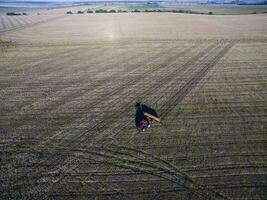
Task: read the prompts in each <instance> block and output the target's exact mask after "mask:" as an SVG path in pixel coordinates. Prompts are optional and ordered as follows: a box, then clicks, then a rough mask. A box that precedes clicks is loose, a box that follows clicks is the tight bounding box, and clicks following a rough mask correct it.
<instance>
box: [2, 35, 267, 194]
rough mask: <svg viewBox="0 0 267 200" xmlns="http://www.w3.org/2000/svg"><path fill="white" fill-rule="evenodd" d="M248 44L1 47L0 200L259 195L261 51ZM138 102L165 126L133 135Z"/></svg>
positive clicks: (262, 97) (263, 82) (261, 165)
mask: <svg viewBox="0 0 267 200" xmlns="http://www.w3.org/2000/svg"><path fill="white" fill-rule="evenodd" d="M255 41H256V40H255ZM255 41H252V42H248V43H246V42H243V43H242V42H238V41H235V40H225V41H222V42H218V41H214V40H210V41H206V42H205V41H197V40H196V41H195V42H194V41H187V42H186V41H185V42H182V41H180V42H178V41H172V42H170V41H167V40H166V41H138V42H136V43H132V42H131V43H129V44H127V43H105V42H103V43H102V44H96V45H91V44H84V45H81V44H75V45H66V46H64V44H63V45H62V46H60V45H59V46H57V48H56V49H55V48H54V46H53V45H51V46H49V45H47V46H46V45H43V46H42V45H41V46H38V45H37V44H34V45H29V46H24V45H15V46H12V45H11V46H10V47H6V48H4V49H2V51H3V52H2V54H1V55H2V56H3V58H4V62H3V63H1V65H0V67H1V76H0V81H1V82H0V83H1V86H0V87H1V93H0V98H1V99H0V103H1V106H0V108H1V116H0V124H1V128H0V130H1V143H0V148H1V162H2V165H1V174H0V175H1V178H2V180H3V184H2V187H1V191H0V192H1V194H2V197H3V198H6V199H7V198H9V197H11V198H23V197H24V198H27V197H28V198H32V199H33V198H36V199H46V198H51V199H53V198H57V199H60V198H63V199H68V198H69V199H73V198H75V197H78V198H80V199H83V198H85V199H86V198H89V197H90V198H99V199H101V198H102V199H107V198H110V199H114V198H128V199H129V198H132V199H138V198H139V199H140V198H154V199H156V198H167V199H177V198H184V199H190V198H193V199H228V198H230V199H232V198H233V199H238V198H240V199H246V198H258V199H263V198H264V195H265V194H264V191H265V189H266V180H265V173H264V171H266V153H265V152H264V149H265V147H264V146H265V143H266V136H265V134H264V133H265V125H264V124H265V123H266V80H265V79H266V78H265V77H266V63H267V60H266V49H267V46H266V43H260V42H258V43H257V42H255ZM65 48H66V49H65ZM25 49H26V50H27V52H24V54H21V52H23V50H25ZM31 52H32V56H31ZM51 52H53V53H51ZM25 57H26V58H27V60H25ZM138 98H140V99H141V100H143V102H144V103H146V104H148V105H151V106H152V107H155V108H156V109H157V110H158V112H159V113H160V114H161V116H162V119H163V126H158V127H156V126H155V127H153V128H152V129H151V130H149V131H148V132H147V133H145V134H140V133H137V132H136V130H135V127H134V112H135V108H134V104H135V101H136V100H137V99H138ZM244 194H245V195H244Z"/></svg>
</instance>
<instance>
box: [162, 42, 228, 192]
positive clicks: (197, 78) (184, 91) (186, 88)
mask: <svg viewBox="0 0 267 200" xmlns="http://www.w3.org/2000/svg"><path fill="white" fill-rule="evenodd" d="M231 47H232V44H231V45H227V46H226V47H225V48H223V50H222V51H220V52H219V54H217V55H216V57H215V58H214V59H213V60H212V62H209V63H208V65H207V66H206V67H204V68H202V69H201V71H200V72H198V73H197V75H195V76H194V77H192V78H191V79H190V80H189V81H188V82H187V84H186V85H185V86H184V87H183V88H182V90H180V93H178V94H179V95H178V94H176V95H175V96H174V97H175V99H176V100H180V101H181V100H182V99H183V98H184V96H185V95H186V94H188V92H189V91H191V90H192V88H194V86H195V85H196V84H197V83H198V82H199V81H200V80H201V79H202V78H203V77H204V76H205V74H206V73H207V72H208V70H209V69H210V68H211V67H213V66H214V65H215V64H217V62H218V61H219V60H220V59H221V58H222V57H223V56H224V55H225V54H226V53H227V52H228V50H229V49H230V48H231ZM177 97H178V98H177ZM171 100H173V99H171ZM170 105H172V104H170ZM172 106H173V105H172ZM170 108H172V107H169V108H168V110H167V111H168V112H169V109H170ZM165 113H166V112H165ZM194 187H195V190H198V189H197V188H196V186H194Z"/></svg>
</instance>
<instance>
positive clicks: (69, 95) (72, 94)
mask: <svg viewBox="0 0 267 200" xmlns="http://www.w3.org/2000/svg"><path fill="white" fill-rule="evenodd" d="M174 48H175V47H173V49H174ZM169 50H170V49H168V51H169ZM124 53H127V52H124ZM160 54H161V52H160V53H158V54H156V55H155V56H152V57H151V59H155V58H156V57H158V56H159V55H160ZM139 56H140V54H136V55H135V54H134V55H132V56H130V58H129V57H127V58H125V59H124V61H123V62H122V64H124V63H125V62H127V61H128V60H129V59H136V58H137V57H139ZM112 57H116V56H114V55H112ZM112 57H110V58H112ZM147 59H148V58H147ZM147 59H146V60H147ZM138 62H143V60H141V61H138ZM140 64H141V63H140ZM114 65H116V64H114ZM112 68H113V65H107V66H106V65H103V67H101V68H97V69H93V70H94V71H95V72H96V73H95V72H94V73H93V75H94V76H97V75H98V74H100V73H103V72H105V71H107V70H110V69H112ZM130 68H132V67H130ZM138 68H140V67H137V68H136V69H125V71H127V73H131V72H132V71H134V70H138ZM77 70H79V69H77ZM118 73H120V72H118ZM123 76H124V78H127V74H123ZM84 78H86V79H84ZM87 78H88V75H87V74H82V75H81V76H80V77H79V79H77V80H75V82H76V84H74V85H73V84H72V85H71V86H66V87H64V88H63V89H60V90H55V91H53V93H51V94H49V96H48V97H49V99H51V98H52V99H53V102H51V103H52V104H49V105H50V106H52V108H49V110H51V111H52V110H53V109H54V108H57V107H58V106H60V107H64V105H65V104H67V103H69V101H70V100H72V101H75V98H80V90H82V91H83V90H84V89H87V87H89V86H90V85H88V84H86V85H83V82H87ZM90 78H93V77H90ZM111 79H114V78H113V77H111ZM120 81H121V79H120ZM92 84H93V82H92ZM78 85H83V86H82V87H79V90H78V91H77V90H70V91H68V89H69V88H73V87H74V88H75V87H76V86H78ZM118 85H119V86H120V84H118ZM91 86H92V87H94V89H93V91H95V90H96V91H97V90H99V89H100V87H102V83H100V84H98V85H91ZM93 91H92V92H93ZM61 93H63V94H64V95H60V94H61ZM90 93H91V91H90ZM106 96H107V95H106V93H105V94H104V97H103V98H106ZM45 99H46V97H45V98H44V99H40V100H39V101H35V102H34V103H30V104H29V105H28V106H27V105H25V106H23V107H22V108H21V109H23V110H26V111H29V113H30V114H31V115H32V114H34V113H39V112H40V111H42V110H47V106H48V105H47V104H44V105H43V106H42V105H40V106H41V107H40V106H38V105H39V104H40V102H42V101H43V100H45ZM56 99H58V101H57V102H56V101H55V100H56ZM98 99H99V98H98ZM66 100H68V101H66ZM62 102H64V103H63V104H62ZM78 103H79V102H78ZM34 105H36V106H34ZM74 106H75V105H74ZM57 109H58V108H57ZM33 111H35V112H33ZM53 111H54V112H55V110H53ZM16 114H18V113H17V112H16ZM9 115H11V113H9ZM27 115H28V114H27V113H25V112H23V113H22V114H21V115H20V116H19V118H18V119H16V120H17V121H20V124H21V125H23V122H24V120H23V117H26V118H27ZM10 126H11V125H10ZM14 126H16V127H18V126H19V125H18V124H12V127H14ZM18 128H19V127H18Z"/></svg>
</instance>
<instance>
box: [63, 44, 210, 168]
mask: <svg viewBox="0 0 267 200" xmlns="http://www.w3.org/2000/svg"><path fill="white" fill-rule="evenodd" d="M213 48H214V46H213V45H211V46H210V47H209V51H210V50H212V49H213ZM209 51H208V52H209ZM204 54H207V52H206V51H205V50H204V51H201V52H200V53H199V54H197V55H196V56H195V57H194V59H193V60H195V59H196V58H198V59H199V58H201V57H202V56H203V55H204ZM198 59H196V60H198ZM190 62H191V60H190ZM186 66H187V63H185V64H184V65H183V66H182V69H183V68H185V67H186ZM182 69H180V68H179V70H177V69H176V70H175V71H176V73H177V72H179V71H180V70H182ZM173 76H175V74H169V76H167V77H165V79H164V80H165V81H166V82H169V81H170V77H173ZM160 84H162V81H161V83H160ZM150 89H151V88H148V89H147V91H150ZM125 112H127V111H125ZM119 115H120V114H118V115H117V116H115V118H119ZM113 117H114V116H113ZM103 123H105V119H104V120H103V121H100V122H99V123H97V124H96V125H95V126H94V127H92V128H91V129H90V132H92V133H95V132H97V131H98V130H101V129H102V130H104V129H105V128H104V127H103V128H101V129H99V126H100V125H101V126H103ZM128 124H129V122H127V124H126V126H127V125H128ZM122 129H124V127H120V128H119V131H121V130H122ZM87 135H88V132H85V133H84V134H82V135H81V137H82V138H81V137H79V138H78V139H77V140H78V141H81V142H82V141H86V140H87V138H88V136H87ZM84 136H87V137H85V138H84ZM108 139H111V138H108ZM109 141H110V140H109ZM81 142H80V143H78V144H77V141H74V143H73V142H72V145H71V143H70V144H69V145H70V146H73V145H74V146H75V145H76V146H77V145H80V144H81ZM102 144H103V143H102ZM72 161H73V160H72ZM66 164H70V163H66Z"/></svg>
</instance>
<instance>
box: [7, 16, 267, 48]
mask: <svg viewBox="0 0 267 200" xmlns="http://www.w3.org/2000/svg"><path fill="white" fill-rule="evenodd" d="M33 33H34V34H33ZM266 33H267V15H237V16H208V15H188V14H177V13H160V14H158V13H126V14H120V13H118V14H84V15H74V16H67V17H65V18H60V19H58V20H54V21H52V22H50V23H42V24H40V25H37V26H33V27H30V28H27V29H23V30H20V31H16V32H13V33H8V35H6V36H5V35H4V36H3V38H4V39H9V40H15V41H19V42H26V43H28V42H38V43H58V42H61V43H73V42H75V43H88V42H90V41H116V40H181V39H210V38H213V39H218V38H220V39H222V38H224V39H232V38H235V39H239V38H266Z"/></svg>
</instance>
